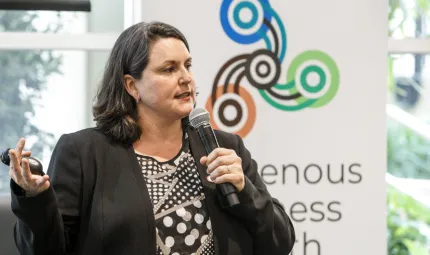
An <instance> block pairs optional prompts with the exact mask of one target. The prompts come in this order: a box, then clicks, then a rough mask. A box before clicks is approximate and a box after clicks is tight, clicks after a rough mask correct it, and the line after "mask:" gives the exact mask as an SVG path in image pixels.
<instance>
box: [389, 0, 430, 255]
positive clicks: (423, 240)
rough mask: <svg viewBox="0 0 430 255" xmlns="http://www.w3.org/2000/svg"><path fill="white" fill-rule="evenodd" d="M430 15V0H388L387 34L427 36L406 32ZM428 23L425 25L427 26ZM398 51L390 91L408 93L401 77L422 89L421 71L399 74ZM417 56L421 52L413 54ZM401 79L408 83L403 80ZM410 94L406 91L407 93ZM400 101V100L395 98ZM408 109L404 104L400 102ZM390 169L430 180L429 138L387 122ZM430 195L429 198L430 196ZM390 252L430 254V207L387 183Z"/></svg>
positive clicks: (392, 58) (395, 254) (392, 254)
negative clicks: (397, 70)
mask: <svg viewBox="0 0 430 255" xmlns="http://www.w3.org/2000/svg"><path fill="white" fill-rule="evenodd" d="M429 17H430V0H416V1H405V0H389V9H388V21H389V30H388V36H389V37H393V36H394V35H395V34H396V36H397V37H403V38H406V37H411V36H413V37H428V36H429V35H428V34H426V33H425V32H423V31H421V32H420V31H416V33H415V34H412V35H411V34H407V33H406V27H407V23H408V22H409V24H414V25H416V26H417V27H418V25H419V24H420V22H422V21H423V20H425V21H427V24H430V23H429V22H428V21H429V20H430V19H429ZM424 27H425V26H424ZM396 57H397V56H395V55H391V54H389V55H388V77H387V78H388V79H387V80H388V91H389V92H390V93H391V94H392V95H395V96H398V95H400V96H405V93H407V92H406V91H404V90H403V89H402V88H401V87H399V86H398V84H397V85H396V83H398V82H399V78H400V79H407V82H406V83H408V84H410V86H412V87H413V90H415V91H417V92H418V93H419V94H420V93H421V89H420V86H421V85H420V84H419V83H420V82H419V81H420V79H419V78H420V77H419V75H420V74H419V73H417V74H416V76H415V77H396V76H395V74H394V71H393V65H394V62H395V60H396ZM414 57H415V58H417V57H418V58H419V57H420V56H418V55H414ZM402 83H405V81H404V80H403V81H402ZM406 96H407V95H406ZM396 103H397V104H399V103H400V102H396ZM398 106H399V107H401V108H404V109H407V106H405V105H401V104H399V105H398ZM387 171H388V173H390V174H392V175H394V176H397V177H403V178H417V179H429V180H430V141H428V140H426V139H425V138H423V137H422V136H420V135H418V134H417V133H415V132H414V131H413V130H411V129H409V128H408V127H405V126H404V125H402V124H401V123H397V122H394V121H390V120H389V121H388V123H387ZM429 199H430V198H429ZM387 234H388V243H387V254H388V255H429V254H430V208H427V207H425V206H424V205H422V204H420V203H419V202H417V201H416V200H415V199H413V198H412V197H410V196H408V195H406V194H404V193H402V192H401V191H399V190H397V189H395V188H394V187H392V186H388V187H387Z"/></svg>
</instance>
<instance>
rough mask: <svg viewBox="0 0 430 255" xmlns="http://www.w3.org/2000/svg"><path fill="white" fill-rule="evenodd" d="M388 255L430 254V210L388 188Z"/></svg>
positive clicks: (390, 187)
mask: <svg viewBox="0 0 430 255" xmlns="http://www.w3.org/2000/svg"><path fill="white" fill-rule="evenodd" d="M387 204H388V206H387V214H388V215H387V230H388V247H387V249H388V255H410V254H411V255H428V254H430V236H429V235H428V234H427V235H426V234H423V233H422V232H423V231H424V230H427V231H430V208H427V207H424V206H423V205H421V204H420V203H419V202H417V201H416V200H415V199H413V198H411V197H410V196H408V195H406V194H404V193H402V192H400V191H398V190H396V189H395V188H393V187H392V186H388V187H387Z"/></svg>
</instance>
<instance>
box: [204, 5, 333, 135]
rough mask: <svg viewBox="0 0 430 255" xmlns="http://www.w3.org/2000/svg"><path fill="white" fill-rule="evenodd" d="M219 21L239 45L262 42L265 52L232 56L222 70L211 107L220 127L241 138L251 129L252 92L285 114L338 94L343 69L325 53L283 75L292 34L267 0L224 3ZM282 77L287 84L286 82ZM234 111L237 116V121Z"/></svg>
mask: <svg viewBox="0 0 430 255" xmlns="http://www.w3.org/2000/svg"><path fill="white" fill-rule="evenodd" d="M220 21H221V25H222V28H223V29H224V32H225V33H226V34H227V36H228V37H229V38H230V39H231V40H233V41H234V42H236V43H239V44H245V45H249V44H254V43H256V42H259V41H261V40H263V41H264V44H265V48H262V49H256V50H255V51H253V52H249V53H243V54H240V55H237V56H233V57H232V58H230V59H229V60H228V61H226V62H225V64H224V65H223V66H222V67H221V68H220V69H219V71H218V73H217V75H216V77H215V79H214V82H213V87H212V92H211V95H210V96H209V98H208V99H207V102H206V109H207V110H208V111H209V112H210V113H211V115H212V118H211V125H212V126H214V127H215V128H218V129H221V130H225V131H228V132H232V133H236V134H238V135H240V136H241V137H245V136H246V135H247V134H248V133H249V132H250V131H251V130H252V127H253V126H254V123H255V120H256V106H255V103H254V98H253V97H252V96H251V94H250V93H249V91H248V89H256V90H257V91H258V93H259V95H260V96H261V97H262V98H263V99H264V101H265V102H267V103H268V104H269V105H271V106H273V107H274V108H277V109H279V110H282V111H298V110H302V109H305V108H318V107H322V106H324V105H326V104H327V103H329V102H330V101H331V100H332V99H333V98H334V96H335V95H336V93H337V91H338V88H339V70H338V67H337V65H336V63H335V62H334V61H333V59H332V58H331V57H330V56H329V55H328V54H326V53H324V52H322V51H318V50H309V51H304V52H302V53H300V54H299V55H297V56H295V57H294V58H293V59H292V61H291V63H290V64H289V66H288V69H287V72H286V74H282V73H281V64H282V63H284V61H285V56H286V54H287V49H288V44H287V31H286V29H285V26H284V24H283V22H282V20H281V18H280V17H279V15H278V14H277V13H276V12H275V11H274V10H273V8H272V7H271V6H270V4H269V1H268V0H260V1H257V0H253V1H252V0H251V1H250V0H248V1H246V0H234V1H233V0H224V1H223V2H222V4H221V8H220ZM283 75H286V82H284V83H281V82H280V81H282V80H285V77H282V76H283ZM245 84H246V85H248V87H246V88H245V86H244V85H245ZM229 108H230V109H234V110H235V112H236V114H235V116H234V117H233V118H231V116H229V114H228V112H229ZM230 115H231V114H230ZM229 117H230V118H229Z"/></svg>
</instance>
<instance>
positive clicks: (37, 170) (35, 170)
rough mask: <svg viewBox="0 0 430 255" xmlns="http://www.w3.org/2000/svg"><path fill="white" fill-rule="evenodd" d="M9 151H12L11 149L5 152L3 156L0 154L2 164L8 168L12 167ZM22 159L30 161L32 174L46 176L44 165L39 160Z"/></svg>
mask: <svg viewBox="0 0 430 255" xmlns="http://www.w3.org/2000/svg"><path fill="white" fill-rule="evenodd" d="M9 150H10V148H9V149H7V150H5V151H3V152H2V154H0V160H1V162H3V163H4V164H5V165H7V166H9V165H10V157H9ZM22 158H26V159H27V160H28V165H29V166H30V172H31V173H32V174H34V175H42V176H43V175H45V173H44V172H43V166H42V163H40V161H39V160H37V159H35V158H33V157H22Z"/></svg>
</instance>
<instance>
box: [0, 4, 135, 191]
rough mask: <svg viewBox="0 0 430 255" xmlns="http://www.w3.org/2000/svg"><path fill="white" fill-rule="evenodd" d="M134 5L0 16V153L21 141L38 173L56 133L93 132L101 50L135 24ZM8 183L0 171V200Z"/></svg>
mask: <svg viewBox="0 0 430 255" xmlns="http://www.w3.org/2000/svg"><path fill="white" fill-rule="evenodd" d="M139 2H140V1H139V0H110V1H109V4H108V5H107V4H106V1H104V0H92V1H91V4H92V11H91V12H90V13H85V12H54V11H9V10H8V11H1V10H0V37H1V38H2V40H0V77H2V79H0V89H1V91H2V93H1V94H0V123H2V131H3V132H2V133H1V134H0V149H2V150H4V149H6V148H9V147H15V145H16V142H17V141H18V139H19V137H25V138H26V140H27V144H26V149H30V150H31V151H32V154H33V156H35V157H37V158H38V159H40V160H41V161H42V163H43V167H44V170H45V171H46V169H47V168H48V164H49V160H50V156H51V154H52V149H53V147H54V146H55V144H56V143H57V141H58V139H59V137H60V136H61V135H62V134H64V133H70V132H74V131H77V130H80V129H83V128H86V127H90V126H93V122H92V112H91V104H92V99H93V97H94V95H95V92H96V89H97V85H98V82H99V81H100V79H101V77H102V72H103V68H104V66H105V63H106V60H107V57H108V53H109V50H110V48H111V46H112V45H113V43H114V41H115V40H116V38H117V36H118V35H119V33H120V32H121V31H123V30H124V27H128V26H130V25H131V24H132V23H135V22H137V21H140V15H139V11H138V10H139V9H138V8H139V6H140V4H139ZM136 8H137V9H136ZM9 181H10V178H9V172H8V167H7V166H5V165H3V164H0V195H2V194H3V195H8V194H9V192H10V191H9Z"/></svg>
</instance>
